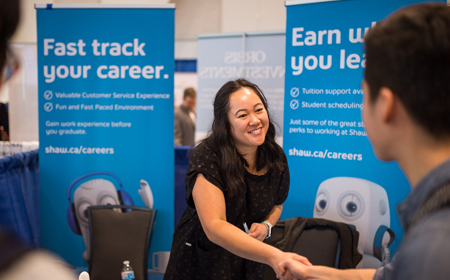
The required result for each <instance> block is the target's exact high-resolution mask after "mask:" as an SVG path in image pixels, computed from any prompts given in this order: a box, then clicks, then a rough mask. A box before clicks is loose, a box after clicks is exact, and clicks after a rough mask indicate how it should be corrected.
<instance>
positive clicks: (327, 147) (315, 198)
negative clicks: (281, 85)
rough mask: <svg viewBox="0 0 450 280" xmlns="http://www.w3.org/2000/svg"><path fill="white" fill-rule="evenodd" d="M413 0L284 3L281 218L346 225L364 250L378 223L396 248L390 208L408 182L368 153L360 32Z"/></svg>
mask: <svg viewBox="0 0 450 280" xmlns="http://www.w3.org/2000/svg"><path fill="white" fill-rule="evenodd" d="M417 2H423V1H415V0H380V1H364V0H349V1H330V0H323V1H320V0H318V1H288V2H286V6H287V26H286V82H285V92H286V94H285V99H284V104H285V105H284V132H283V140H284V141H283V148H284V151H285V153H286V155H287V157H288V162H289V167H290V172H291V190H290V193H289V197H288V200H287V201H286V203H285V205H284V210H283V215H282V218H283V219H285V218H290V217H294V216H306V217H317V218H325V219H330V220H337V221H340V222H345V223H348V224H351V225H354V226H355V227H356V228H357V230H358V231H359V232H360V234H361V236H360V245H361V246H362V247H364V252H365V253H367V254H371V252H372V251H374V248H375V247H376V246H375V245H376V242H375V240H377V238H378V240H379V242H381V241H380V240H381V239H382V238H383V233H382V234H381V235H379V231H380V230H381V229H385V228H388V229H391V230H392V232H393V233H394V234H395V236H396V238H395V241H394V243H393V244H392V245H391V246H390V249H391V252H396V250H397V248H398V245H399V244H400V241H401V239H402V236H403V230H402V228H401V225H400V222H399V219H398V216H397V213H396V211H395V207H396V205H397V204H398V203H399V202H400V201H402V200H403V199H404V198H405V197H406V196H407V194H408V193H409V191H410V187H409V184H408V181H407V179H406V178H405V176H404V174H403V173H402V171H401V170H400V169H399V167H398V165H397V164H396V163H383V162H381V161H379V160H378V159H377V158H376V157H375V155H374V153H373V150H372V147H371V145H370V143H369V141H368V138H367V134H366V132H365V129H364V123H363V121H362V119H361V112H362V100H363V94H364V93H363V91H362V90H361V87H360V84H361V82H362V79H363V71H364V68H365V55H364V49H363V41H364V40H363V37H364V34H365V33H366V32H367V31H368V30H369V29H370V28H371V27H373V26H374V25H375V24H376V23H377V21H379V20H381V19H383V18H385V17H386V16H387V15H388V14H390V13H391V12H393V11H394V10H396V9H398V8H399V7H402V6H405V5H408V4H412V3H417ZM386 235H388V234H387V233H386ZM380 236H381V237H380ZM380 238H381V239H380ZM391 238H392V237H391ZM387 240H389V238H388V239H387ZM383 242H384V241H383Z"/></svg>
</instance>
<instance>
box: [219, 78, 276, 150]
mask: <svg viewBox="0 0 450 280" xmlns="http://www.w3.org/2000/svg"><path fill="white" fill-rule="evenodd" d="M229 106H230V110H229V111H228V120H229V121H230V125H231V135H232V136H233V141H234V145H235V146H236V148H237V150H238V151H239V152H240V153H241V154H243V153H246V152H245V151H247V150H249V149H253V148H254V149H256V148H257V147H258V146H260V145H262V144H263V143H264V140H265V139H266V134H267V130H268V129H269V116H268V114H267V111H266V108H265V107H264V104H263V103H262V101H261V99H260V98H259V97H258V95H257V94H256V93H255V92H254V91H253V90H252V89H251V88H248V87H243V88H240V89H239V90H237V91H235V92H234V93H232V94H231V95H230V100H229Z"/></svg>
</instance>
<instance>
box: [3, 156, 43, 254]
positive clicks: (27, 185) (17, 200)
mask: <svg viewBox="0 0 450 280" xmlns="http://www.w3.org/2000/svg"><path fill="white" fill-rule="evenodd" d="M39 222H40V216H39V154H38V151H37V150H35V151H30V152H24V153H20V154H16V155H13V156H8V157H4V158H1V159H0V228H1V229H5V228H7V229H9V230H13V231H15V232H16V233H17V234H18V235H19V237H20V238H21V239H22V241H23V242H25V243H27V244H28V245H31V246H34V247H38V246H39V245H40V225H39Z"/></svg>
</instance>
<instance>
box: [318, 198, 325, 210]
mask: <svg viewBox="0 0 450 280" xmlns="http://www.w3.org/2000/svg"><path fill="white" fill-rule="evenodd" d="M319 207H320V208H322V209H325V207H327V201H326V200H325V199H322V200H320V201H319Z"/></svg>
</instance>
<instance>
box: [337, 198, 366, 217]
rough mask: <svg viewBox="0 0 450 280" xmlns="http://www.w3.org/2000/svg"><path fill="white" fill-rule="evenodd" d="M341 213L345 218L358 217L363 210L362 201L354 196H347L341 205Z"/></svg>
mask: <svg viewBox="0 0 450 280" xmlns="http://www.w3.org/2000/svg"><path fill="white" fill-rule="evenodd" d="M340 207H341V209H340V210H341V211H340V212H341V213H342V215H344V216H345V217H354V216H356V215H357V214H358V213H359V211H360V209H361V201H360V199H359V198H358V196H356V195H353V194H347V195H345V196H344V197H342V199H341V203H340Z"/></svg>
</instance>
